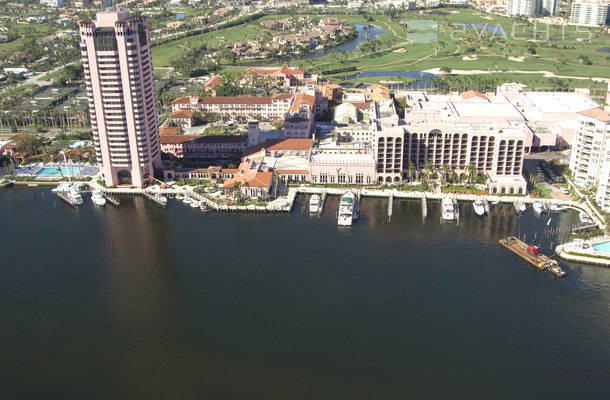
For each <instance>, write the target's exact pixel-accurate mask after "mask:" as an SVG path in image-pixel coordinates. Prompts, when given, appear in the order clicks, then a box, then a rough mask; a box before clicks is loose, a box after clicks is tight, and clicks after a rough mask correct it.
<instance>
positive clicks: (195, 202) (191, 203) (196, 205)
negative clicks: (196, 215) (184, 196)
mask: <svg viewBox="0 0 610 400" xmlns="http://www.w3.org/2000/svg"><path fill="white" fill-rule="evenodd" d="M189 206H191V207H193V208H197V207H199V202H198V201H196V200H193V201H191V202H190V203H189Z"/></svg>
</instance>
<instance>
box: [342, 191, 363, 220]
mask: <svg viewBox="0 0 610 400" xmlns="http://www.w3.org/2000/svg"><path fill="white" fill-rule="evenodd" d="M357 215H358V197H356V195H355V194H354V193H352V192H347V193H345V194H344V195H343V196H341V201H340V202H339V213H338V217H337V224H338V225H341V226H351V225H352V222H353V220H354V219H356V218H357Z"/></svg>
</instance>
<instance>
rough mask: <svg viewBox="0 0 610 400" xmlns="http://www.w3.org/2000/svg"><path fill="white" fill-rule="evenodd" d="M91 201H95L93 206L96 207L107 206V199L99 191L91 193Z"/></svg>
mask: <svg viewBox="0 0 610 400" xmlns="http://www.w3.org/2000/svg"><path fill="white" fill-rule="evenodd" d="M91 201H93V204H95V205H96V206H100V207H103V206H105V205H106V198H105V197H104V195H103V194H102V192H100V191H99V190H94V191H93V192H91Z"/></svg>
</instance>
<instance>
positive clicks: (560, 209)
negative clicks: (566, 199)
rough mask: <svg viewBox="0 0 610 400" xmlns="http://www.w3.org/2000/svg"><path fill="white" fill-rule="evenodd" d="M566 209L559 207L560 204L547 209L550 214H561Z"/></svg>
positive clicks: (562, 206)
mask: <svg viewBox="0 0 610 400" xmlns="http://www.w3.org/2000/svg"><path fill="white" fill-rule="evenodd" d="M567 209H568V207H566V206H564V205H561V204H553V205H552V206H550V207H549V211H551V212H562V211H565V210H567Z"/></svg>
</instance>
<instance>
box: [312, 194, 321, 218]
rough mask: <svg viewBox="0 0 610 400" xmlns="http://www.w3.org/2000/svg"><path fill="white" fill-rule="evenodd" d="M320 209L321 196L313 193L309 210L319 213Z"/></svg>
mask: <svg viewBox="0 0 610 400" xmlns="http://www.w3.org/2000/svg"><path fill="white" fill-rule="evenodd" d="M318 210H320V196H318V195H317V194H313V195H311V198H310V199H309V212H310V213H317V212H318Z"/></svg>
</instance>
